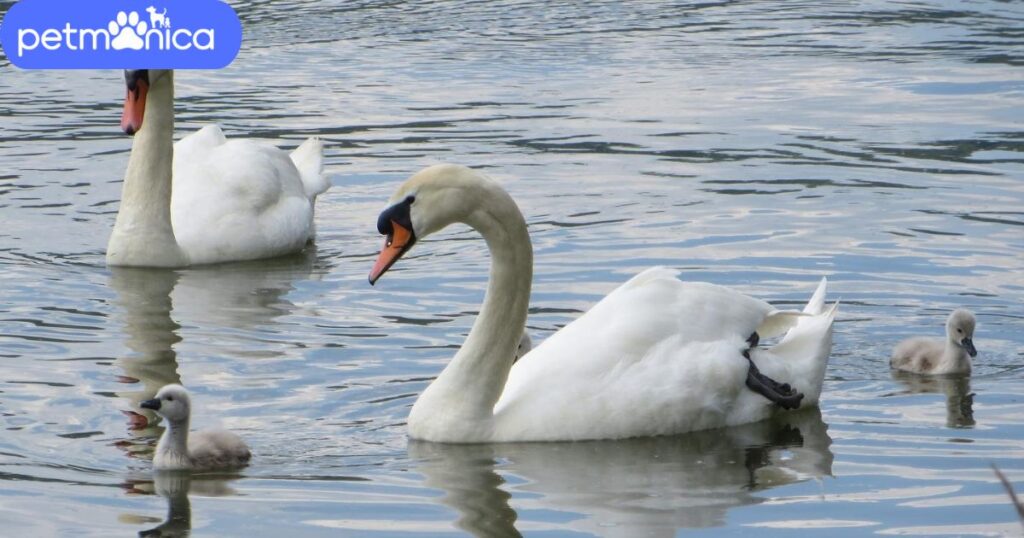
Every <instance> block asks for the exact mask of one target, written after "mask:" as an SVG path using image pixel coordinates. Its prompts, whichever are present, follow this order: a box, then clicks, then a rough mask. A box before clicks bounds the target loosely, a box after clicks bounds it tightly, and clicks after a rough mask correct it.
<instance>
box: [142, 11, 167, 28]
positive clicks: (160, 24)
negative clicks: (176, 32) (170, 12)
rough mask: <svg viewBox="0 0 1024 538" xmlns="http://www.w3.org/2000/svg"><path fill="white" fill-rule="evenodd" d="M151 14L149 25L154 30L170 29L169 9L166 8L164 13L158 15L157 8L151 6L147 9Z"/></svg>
mask: <svg viewBox="0 0 1024 538" xmlns="http://www.w3.org/2000/svg"><path fill="white" fill-rule="evenodd" d="M146 11H148V12H149V25H150V26H152V27H153V28H170V27H171V19H170V17H168V16H167V8H164V12H163V13H157V12H156V8H155V7H153V6H149V7H147V8H146Z"/></svg>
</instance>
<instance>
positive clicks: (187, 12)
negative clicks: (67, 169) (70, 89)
mask: <svg viewBox="0 0 1024 538" xmlns="http://www.w3.org/2000/svg"><path fill="white" fill-rule="evenodd" d="M241 45H242V23H241V22H240V21H239V20H238V16H237V15H236V14H235V11H234V10H233V9H231V6H229V5H227V4H226V3H224V2H221V1H220V0H162V1H154V0H89V1H88V2H85V1H82V0H21V1H19V2H15V3H14V5H12V6H11V8H10V10H8V12H7V13H6V14H5V15H4V16H3V22H2V23H0V46H2V47H3V50H4V53H5V54H6V55H7V58H8V59H9V60H10V61H11V63H12V64H14V65H16V66H18V67H20V68H22V69H129V68H146V69H219V68H221V67H225V66H227V65H228V64H230V63H231V61H232V60H234V59H235V56H236V55H237V54H238V49H239V48H241Z"/></svg>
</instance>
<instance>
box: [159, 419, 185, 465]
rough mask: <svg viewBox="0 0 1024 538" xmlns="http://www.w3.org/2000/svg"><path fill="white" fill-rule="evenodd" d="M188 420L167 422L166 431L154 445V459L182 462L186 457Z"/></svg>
mask: <svg viewBox="0 0 1024 538" xmlns="http://www.w3.org/2000/svg"><path fill="white" fill-rule="evenodd" d="M188 426H189V420H188V419H187V418H186V419H184V420H179V421H177V422H171V421H168V422H167V429H165V430H164V433H163V435H161V436H160V441H159V442H157V444H156V457H157V458H160V459H163V460H167V459H172V460H184V459H186V458H187V457H188Z"/></svg>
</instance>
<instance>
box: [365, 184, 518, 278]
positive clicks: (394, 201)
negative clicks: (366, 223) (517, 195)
mask: <svg viewBox="0 0 1024 538" xmlns="http://www.w3.org/2000/svg"><path fill="white" fill-rule="evenodd" d="M494 190H496V191H498V192H502V193H504V190H502V189H501V187H500V186H499V185H498V184H497V183H495V182H494V181H492V180H491V179H489V178H487V177H486V176H484V175H483V174H481V173H479V172H477V171H475V170H472V169H470V168H467V167H465V166H460V165H454V164H439V165H434V166H431V167H428V168H425V169H423V170H421V171H419V172H417V173H416V174H415V175H413V176H412V177H411V178H409V179H408V180H406V182H405V183H403V184H402V185H401V186H400V187H398V190H396V191H395V194H393V195H392V196H391V199H390V200H389V201H388V207H387V208H386V209H384V211H382V212H381V214H380V216H379V217H378V218H377V231H378V232H380V234H381V235H384V236H386V237H387V238H386V239H385V241H384V247H383V248H382V249H381V251H380V255H379V256H378V257H377V262H376V263H375V264H374V266H373V269H372V270H371V271H370V284H371V285H372V284H374V283H375V282H377V279H379V278H380V277H381V275H383V274H384V273H385V272H387V270H388V269H390V268H391V266H392V265H394V263H395V262H396V261H398V260H399V258H401V257H402V256H403V255H405V253H406V252H408V251H409V249H411V248H412V246H413V245H414V244H416V241H418V240H420V239H422V238H424V237H426V236H428V235H430V234H432V233H434V232H437V231H439V230H441V229H442V228H444V227H445V226H448V225H449V224H453V223H456V222H471V219H472V216H473V213H474V212H475V211H478V210H480V209H482V208H483V206H484V204H485V202H484V200H483V197H484V196H486V193H488V192H490V191H494Z"/></svg>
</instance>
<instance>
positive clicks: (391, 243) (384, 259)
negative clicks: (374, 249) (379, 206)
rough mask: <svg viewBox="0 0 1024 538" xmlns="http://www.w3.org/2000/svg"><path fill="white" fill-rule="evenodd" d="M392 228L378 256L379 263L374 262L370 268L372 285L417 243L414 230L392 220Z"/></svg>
mask: <svg viewBox="0 0 1024 538" xmlns="http://www.w3.org/2000/svg"><path fill="white" fill-rule="evenodd" d="M391 230H392V231H391V233H390V234H388V238H387V239H386V240H385V241H384V248H382V249H380V255H379V256H377V263H375V264H373V269H371V270H370V285H371V286H372V285H374V284H375V283H376V282H377V279H378V278H380V277H381V275H383V274H384V273H386V272H387V270H388V269H390V268H391V266H392V265H394V264H395V262H397V261H398V259H399V258H401V257H402V254H405V252H406V251H407V250H409V249H410V248H412V246H413V244H414V243H416V237H414V236H413V233H412V230H409V229H408V228H405V227H404V226H402V225H401V224H399V223H397V222H395V221H391Z"/></svg>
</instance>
